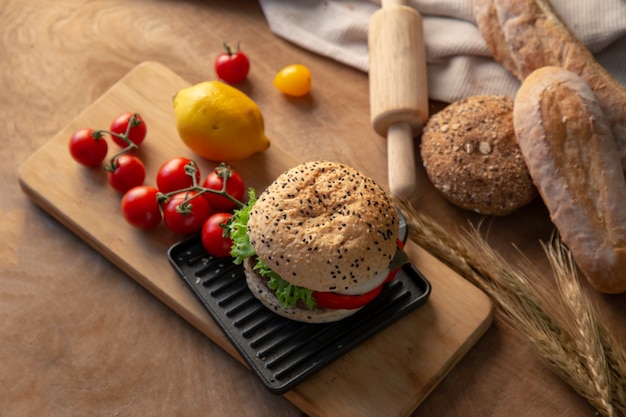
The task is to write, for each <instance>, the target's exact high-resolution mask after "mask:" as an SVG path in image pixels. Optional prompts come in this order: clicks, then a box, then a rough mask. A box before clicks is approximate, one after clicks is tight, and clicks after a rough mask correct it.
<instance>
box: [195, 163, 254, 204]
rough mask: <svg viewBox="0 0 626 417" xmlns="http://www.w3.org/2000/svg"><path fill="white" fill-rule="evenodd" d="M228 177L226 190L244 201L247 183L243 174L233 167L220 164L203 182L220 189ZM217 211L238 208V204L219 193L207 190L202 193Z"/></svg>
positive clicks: (207, 185) (210, 187) (206, 185)
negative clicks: (242, 176)
mask: <svg viewBox="0 0 626 417" xmlns="http://www.w3.org/2000/svg"><path fill="white" fill-rule="evenodd" d="M224 177H226V192H227V193H228V194H229V195H231V196H232V197H234V198H236V199H237V200H239V201H241V202H243V198H244V196H245V194H246V185H245V183H244V181H243V179H242V178H241V175H239V173H238V172H237V171H235V170H234V169H232V168H231V167H228V166H225V165H220V166H218V167H216V168H215V169H214V170H213V171H211V172H210V173H209V175H207V177H206V178H205V179H204V181H203V182H202V186H203V187H204V188H209V189H211V190H217V191H220V190H221V189H222V188H223V186H224ZM202 195H203V196H204V198H205V199H206V200H207V201H208V203H209V205H210V206H211V208H212V209H213V210H215V211H224V212H227V211H231V210H233V209H235V208H237V204H236V203H234V202H233V201H231V200H229V199H228V198H226V197H224V196H221V195H219V194H215V193H211V192H206V193H204V194H202Z"/></svg>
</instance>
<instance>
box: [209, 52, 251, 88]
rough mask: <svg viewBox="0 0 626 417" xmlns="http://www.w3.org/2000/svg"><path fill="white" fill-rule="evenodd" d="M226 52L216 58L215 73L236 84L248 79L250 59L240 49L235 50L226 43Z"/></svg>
mask: <svg viewBox="0 0 626 417" xmlns="http://www.w3.org/2000/svg"><path fill="white" fill-rule="evenodd" d="M224 48H226V52H223V53H221V54H219V55H218V56H217V58H216V59H215V73H216V74H217V76H218V77H219V78H220V79H222V80H223V81H225V82H227V83H229V84H236V83H239V82H241V81H243V80H245V79H246V77H247V76H248V71H249V70H250V60H248V57H247V56H246V55H245V54H244V53H243V52H241V51H240V50H239V45H237V50H236V51H233V50H232V49H231V47H230V46H228V45H227V44H224Z"/></svg>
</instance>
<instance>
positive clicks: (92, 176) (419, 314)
mask: <svg viewBox="0 0 626 417" xmlns="http://www.w3.org/2000/svg"><path fill="white" fill-rule="evenodd" d="M188 85H189V83H188V82H187V81H185V80H184V79H182V78H181V77H179V76H178V75H176V74H175V73H173V72H172V71H170V70H169V69H168V68H166V67H164V66H163V65H160V64H158V63H154V62H146V63H143V64H141V65H139V66H137V67H136V68H135V69H133V70H132V71H131V72H130V73H129V74H127V75H126V76H125V77H124V78H123V79H121V80H120V81H119V82H118V83H116V84H115V85H114V86H113V87H111V88H110V89H109V90H108V91H107V92H106V93H105V94H104V95H103V96H102V97H100V98H99V99H98V100H96V101H95V102H94V103H93V104H92V105H91V106H90V107H88V108H87V109H86V110H85V111H84V112H83V113H81V114H80V115H78V116H77V117H76V118H75V119H74V120H73V121H72V122H70V123H69V124H68V125H67V126H66V127H65V128H63V129H62V130H61V131H60V132H59V133H58V134H57V135H55V136H54V137H53V138H52V139H51V140H50V141H49V142H48V143H46V144H45V145H44V146H43V147H42V148H41V149H40V150H39V151H37V152H36V153H35V154H34V155H32V156H31V158H29V159H28V160H27V161H26V162H25V163H24V164H23V165H22V167H21V169H20V173H19V179H20V184H21V186H22V188H23V190H24V192H25V193H26V194H27V195H28V196H29V197H31V198H32V199H33V201H34V202H35V203H37V204H38V205H39V206H41V207H42V208H43V209H44V210H45V211H47V212H48V213H50V214H51V215H52V216H54V217H55V218H56V219H58V220H59V221H60V222H61V223H63V224H64V225H65V226H66V227H68V228H69V229H70V230H72V231H73V232H74V233H76V234H77V235H78V236H79V237H80V238H81V239H83V240H84V241H85V242H86V243H87V244H89V245H91V246H92V247H93V248H95V249H96V250H97V251H99V252H100V253H101V254H102V255H103V256H104V257H106V258H107V259H109V260H110V261H111V262H112V263H114V264H115V265H117V266H118V267H119V268H120V269H122V270H123V271H124V272H125V273H127V274H128V275H129V276H130V277H131V278H133V279H134V280H136V281H137V282H138V283H139V284H140V285H142V286H143V287H145V288H146V289H147V290H148V291H149V292H150V293H152V294H153V295H154V296H155V297H157V298H158V299H159V300H161V301H162V302H163V303H165V304H166V305H167V306H169V307H170V308H171V309H172V310H173V311H175V312H176V313H177V314H179V315H180V316H181V317H183V318H184V319H185V320H187V321H188V322H189V323H191V324H192V325H193V326H195V327H196V328H197V329H198V330H199V331H201V332H202V333H204V334H205V335H206V336H207V337H208V338H209V339H210V340H212V341H213V342H214V343H216V344H217V345H219V346H220V347H221V348H223V349H224V350H225V351H227V352H228V353H229V354H231V355H232V356H234V357H235V358H237V359H238V360H239V361H240V362H241V363H242V364H243V363H244V361H243V359H242V358H241V357H239V355H238V353H237V352H236V350H235V349H234V348H233V346H232V345H231V344H230V342H229V341H228V339H227V338H226V336H225V335H224V334H223V333H222V332H221V331H220V329H219V328H218V327H217V325H216V324H215V323H214V322H213V321H212V320H211V318H210V317H209V315H208V314H207V313H206V312H205V311H204V309H203V308H202V307H201V305H200V303H199V302H198V301H197V300H196V299H195V298H194V296H193V295H192V293H191V292H190V291H189V289H188V288H187V287H186V286H185V284H184V283H183V281H182V280H181V279H180V278H179V277H178V275H177V274H176V273H175V272H174V270H173V269H172V267H171V266H170V264H169V262H168V260H167V257H166V252H167V249H168V248H169V247H170V246H171V245H172V244H174V243H175V242H177V241H178V240H180V239H181V237H180V236H177V235H175V234H173V233H171V232H169V231H168V230H167V229H166V228H165V227H164V226H160V227H158V228H157V229H155V230H152V231H149V232H145V231H140V230H136V229H134V228H132V227H130V226H128V225H127V224H126V223H125V221H124V219H123V218H122V216H121V213H120V211H119V203H120V199H121V196H120V195H119V194H118V193H116V192H115V191H113V190H112V189H111V188H110V187H109V186H108V184H107V181H106V175H105V173H104V171H103V170H100V169H86V168H83V167H81V166H79V165H78V164H77V163H75V162H74V161H73V160H72V159H71V157H70V155H69V152H68V148H67V144H68V140H69V138H70V136H71V135H72V133H73V132H74V131H76V130H78V129H80V128H83V127H92V128H107V127H108V125H109V123H110V121H111V120H113V118H114V117H115V116H117V115H118V114H120V113H122V112H125V111H136V112H139V113H141V115H142V117H143V118H144V119H145V120H146V123H147V125H148V137H147V139H146V141H145V142H144V143H143V144H142V146H141V149H140V150H139V151H138V155H139V156H140V158H141V159H142V160H143V161H144V163H145V165H146V170H147V179H146V183H148V184H154V178H155V175H156V172H157V170H158V168H159V167H160V165H161V164H162V163H163V162H165V161H166V160H167V159H170V158H172V157H175V156H186V157H189V158H193V159H195V160H196V161H197V162H198V163H199V165H200V169H201V171H202V172H203V175H205V174H206V173H208V172H209V170H210V169H211V168H212V167H213V166H215V164H214V163H209V162H207V161H204V160H201V159H200V158H197V157H196V156H195V155H194V154H193V153H191V151H189V150H188V149H187V148H186V147H185V146H184V145H182V142H181V141H180V139H179V138H178V136H177V133H176V130H175V127H174V115H173V111H172V97H173V96H174V94H175V93H176V92H177V91H178V90H179V89H181V88H183V87H186V86H188ZM287 105H288V104H287ZM114 146H115V145H113V144H110V150H109V152H110V154H112V152H113V149H111V148H114ZM299 162H303V161H296V160H295V159H294V158H293V157H291V156H290V155H289V154H288V153H287V152H286V151H285V150H284V149H282V148H281V143H280V137H278V138H275V139H274V140H273V142H272V145H271V147H270V149H269V150H268V151H266V152H264V153H262V154H258V155H256V156H253V157H251V158H249V159H246V160H245V161H240V162H237V163H232V164H231V165H232V166H233V167H234V168H235V169H237V170H239V171H240V172H241V174H242V175H243V177H244V179H246V181H247V184H248V185H249V186H252V187H254V188H255V189H257V190H258V191H259V192H260V190H263V189H264V188H265V187H266V186H267V185H268V184H269V183H270V182H271V181H272V180H273V179H274V178H275V177H276V176H278V175H279V174H280V173H281V172H282V171H284V170H286V169H288V168H290V167H292V166H294V165H296V164H298V163H299ZM407 252H408V254H409V256H410V258H411V261H412V262H413V264H414V265H415V266H416V267H417V268H418V269H420V271H421V272H422V273H423V274H424V275H425V276H426V277H427V278H428V280H429V281H430V282H431V284H432V294H431V296H430V299H429V300H428V302H427V303H426V304H425V305H424V306H422V307H420V308H418V309H417V310H415V311H414V312H412V313H410V314H409V315H408V316H406V317H405V318H403V319H401V320H400V321H398V322H396V323H394V324H393V325H392V326H390V327H389V328H387V329H385V330H383V331H382V332H380V333H378V334H377V335H375V336H374V337H372V338H371V339H369V340H368V341H366V342H365V343H363V344H361V345H359V346H358V347H357V348H355V349H353V350H352V351H350V352H348V353H347V354H346V355H344V356H343V357H341V358H339V359H338V360H336V361H335V362H333V363H332V364H330V365H329V366H327V367H326V368H324V369H322V370H321V371H319V372H318V373H316V374H314V375H313V376H312V377H310V378H309V379H307V380H306V381H304V382H303V383H301V384H300V385H298V386H297V387H296V388H295V389H293V390H292V391H290V392H288V393H287V394H285V397H286V398H287V399H289V400H290V401H291V402H293V403H294V404H295V405H296V406H297V407H299V408H300V409H301V410H302V411H303V412H305V413H306V414H307V415H309V416H312V417H315V416H360V417H368V416H372V417H379V416H383V415H384V416H392V417H396V416H407V415H409V414H411V413H412V412H413V411H414V410H415V409H416V408H417V407H418V405H419V404H420V403H421V402H422V401H423V400H424V398H426V396H427V395H428V394H429V393H430V392H431V391H432V390H433V389H434V388H435V386H436V385H437V384H438V383H439V382H440V381H441V380H442V379H443V378H444V377H445V375H446V374H447V373H448V372H449V371H450V370H451V369H452V367H453V366H454V365H455V364H456V363H457V362H458V361H459V360H460V359H461V358H462V357H463V355H464V354H465V353H466V352H467V351H468V350H469V349H470V348H471V346H472V345H473V344H474V343H475V342H476V341H477V340H478V339H479V338H480V337H481V335H482V334H483V333H484V332H485V331H486V330H487V328H488V327H489V325H490V324H491V321H492V305H491V303H490V301H489V299H488V297H486V296H485V295H484V294H483V293H482V292H480V291H479V290H478V289H476V288H475V287H473V286H472V285H470V284H469V283H467V282H466V281H465V280H464V279H463V278H461V277H459V276H458V275H456V274H455V273H453V272H452V271H451V270H450V269H448V268H447V267H445V266H444V265H443V264H441V263H440V262H439V261H438V260H436V259H435V258H434V257H433V256H431V255H430V254H429V253H427V252H425V251H424V250H422V249H421V248H419V247H417V246H416V245H413V244H409V245H408V247H407ZM233 389H236V387H233Z"/></svg>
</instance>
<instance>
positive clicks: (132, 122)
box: [92, 113, 140, 172]
mask: <svg viewBox="0 0 626 417" xmlns="http://www.w3.org/2000/svg"><path fill="white" fill-rule="evenodd" d="M138 116H139V115H138V114H137V113H134V114H133V116H132V117H131V118H130V119H129V121H128V126H126V132H124V133H121V134H120V133H115V132H111V131H110V130H104V129H100V130H95V131H94V132H93V133H92V136H93V137H94V139H101V138H102V137H103V135H104V134H105V133H106V134H109V135H111V136H115V137H116V138H120V139H121V140H122V141H124V143H126V147H125V148H123V149H122V150H120V151H119V152H117V153H116V154H114V155H113V156H112V157H111V158H110V159H109V163H108V164H106V165H105V166H104V170H105V171H108V172H113V171H115V168H117V161H116V160H117V158H118V157H120V156H122V155H123V154H125V153H127V152H130V151H132V150H134V149H139V147H138V146H137V145H135V144H134V143H133V142H132V141H131V140H130V139H129V138H128V134H129V133H130V129H131V127H134V126H138V125H139V124H140V123H139V117H138Z"/></svg>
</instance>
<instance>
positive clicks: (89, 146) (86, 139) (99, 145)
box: [70, 129, 109, 168]
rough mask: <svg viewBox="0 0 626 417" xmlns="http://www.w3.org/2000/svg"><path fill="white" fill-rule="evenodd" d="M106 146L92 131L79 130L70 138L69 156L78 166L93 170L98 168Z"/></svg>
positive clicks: (100, 136) (101, 138) (105, 152)
mask: <svg viewBox="0 0 626 417" xmlns="http://www.w3.org/2000/svg"><path fill="white" fill-rule="evenodd" d="M108 148H109V147H108V145H107V142H106V140H104V137H103V136H102V135H94V130H93V129H80V130H79V131H77V132H75V133H74V134H73V135H72V137H71V138H70V154H71V155H72V158H74V160H75V161H76V162H78V163H79V164H82V165H84V166H86V167H90V168H94V167H97V166H100V164H102V161H104V158H105V157H106V155H107V151H108Z"/></svg>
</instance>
